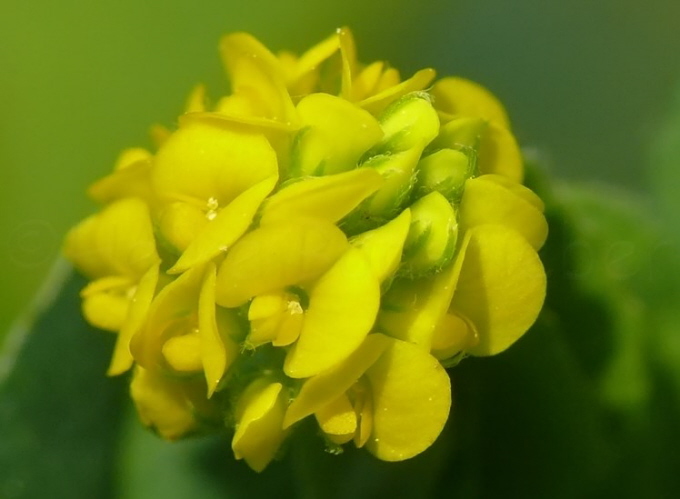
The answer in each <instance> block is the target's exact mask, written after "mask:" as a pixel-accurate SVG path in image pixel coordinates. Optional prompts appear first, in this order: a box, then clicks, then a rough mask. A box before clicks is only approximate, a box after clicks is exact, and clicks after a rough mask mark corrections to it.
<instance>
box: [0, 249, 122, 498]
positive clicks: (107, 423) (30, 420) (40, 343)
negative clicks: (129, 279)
mask: <svg viewBox="0 0 680 499" xmlns="http://www.w3.org/2000/svg"><path fill="white" fill-rule="evenodd" d="M60 265H61V268H60V269H59V271H58V272H57V275H55V276H54V278H53V279H51V281H50V282H49V283H48V284H49V288H50V289H48V290H47V292H46V293H45V294H44V295H43V297H42V298H43V300H44V302H43V303H39V307H40V313H39V315H38V316H37V317H35V322H33V323H32V324H30V325H29V326H27V327H26V329H25V330H15V332H14V333H13V335H12V336H10V341H8V345H7V346H8V347H9V346H10V345H11V342H12V341H20V340H23V341H24V343H23V345H21V348H20V353H19V357H18V358H17V359H11V358H10V357H9V355H10V354H9V353H8V352H7V350H5V351H4V352H3V355H2V356H0V365H1V366H2V368H3V371H4V373H3V374H4V375H3V376H2V378H0V497H2V499H19V498H22V499H24V498H26V499H29V498H46V497H53V498H81V497H82V498H95V497H96V498H101V499H106V498H110V497H114V496H113V490H114V489H113V484H114V482H115V480H116V476H115V475H116V469H115V468H114V467H113V466H112V465H111V463H112V462H114V457H115V448H116V441H117V439H118V430H119V427H120V422H121V419H122V415H123V414H122V412H121V408H122V407H123V406H122V404H121V402H122V400H123V397H124V396H125V386H124V380H123V379H110V378H106V377H105V376H104V372H105V369H106V366H107V363H108V358H109V357H110V355H111V348H112V347H113V340H114V337H113V336H112V335H107V334H106V333H102V332H98V331H94V330H93V329H92V328H91V327H90V326H88V325H87V324H85V322H84V320H83V319H82V317H81V314H80V297H79V295H78V291H79V290H80V288H81V287H82V286H83V285H84V281H83V280H82V279H81V278H79V277H77V276H75V275H73V274H72V272H71V271H70V269H69V268H68V267H67V266H66V265H65V264H64V263H63V262H61V263H60ZM14 361H16V362H15V363H14ZM10 362H11V363H14V366H13V368H11V370H10V371H9V372H7V369H9V367H10V365H9V364H10Z"/></svg>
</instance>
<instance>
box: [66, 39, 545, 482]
mask: <svg viewBox="0 0 680 499" xmlns="http://www.w3.org/2000/svg"><path fill="white" fill-rule="evenodd" d="M220 51H221V55H222V59H223V61H224V65H225V66H226V70H227V72H228V73H229V77H230V81H231V93H229V94H228V95H226V96H224V97H221V98H219V99H217V100H216V101H215V102H214V103H212V104H210V105H208V104H207V99H206V96H205V92H204V88H203V87H202V86H199V87H197V88H196V89H195V90H194V91H193V93H192V94H191V96H190V98H189V102H188V105H187V109H186V112H185V113H184V114H182V115H181V116H180V118H179V123H178V127H177V129H176V130H174V131H170V130H167V129H165V128H162V127H157V128H155V129H154V136H155V139H156V141H157V143H158V150H157V151H155V153H152V152H149V151H147V150H143V149H129V150H126V151H124V152H123V154H122V155H121V157H120V159H119V161H118V163H117V164H116V166H115V169H114V171H113V172H112V173H111V174H110V175H108V176H106V177H105V178H103V179H101V180H99V181H98V182H96V183H95V184H94V185H93V186H92V187H91V189H90V191H89V193H90V195H91V196H92V197H93V198H94V199H95V200H96V201H98V202H100V203H101V204H102V205H103V208H102V210H101V211H100V212H99V213H97V214H95V215H93V216H91V217H89V218H87V219H86V220H84V221H83V222H81V223H80V224H79V225H78V226H76V227H75V228H74V229H72V231H71V232H70V233H69V235H68V238H67V241H66V244H65V253H66V255H67V256H68V258H69V259H70V260H71V261H72V262H74V264H75V265H76V267H77V268H78V269H79V270H80V271H81V272H82V273H83V274H85V275H86V276H87V277H88V278H89V279H91V282H90V283H89V284H88V285H87V286H86V287H85V288H84V289H83V291H82V299H83V310H84V315H85V317H86V318H87V320H88V321H89V322H90V323H91V324H93V325H95V326H97V327H99V328H102V329H106V330H110V331H113V332H115V333H116V334H117V343H116V347H115V351H114V354H113V358H112V361H111V365H110V367H109V374H111V375H117V374H121V373H124V372H126V371H128V370H129V369H131V368H133V375H132V376H133V377H132V384H131V394H132V398H133V399H134V402H135V404H136V406H137V409H138V412H139V416H140V418H141V419H142V421H143V422H144V423H145V424H146V425H148V426H150V427H152V428H154V429H155V430H156V431H157V432H158V433H159V434H160V435H161V436H163V437H165V438H167V439H177V438H180V437H183V436H185V435H187V434H192V433H196V432H202V431H211V430H216V429H219V428H224V426H225V422H226V426H227V427H228V428H233V431H234V433H233V440H232V448H233V452H234V454H235V456H236V457H237V458H239V459H241V458H242V459H245V461H246V462H247V463H248V464H249V465H250V466H251V467H252V468H253V469H255V470H257V471H260V470H262V469H264V468H265V467H266V466H267V464H268V463H269V462H270V461H271V460H272V459H273V458H274V457H275V456H276V454H277V452H278V450H279V448H280V446H281V444H282V442H283V441H284V439H285V438H286V436H287V435H288V434H289V431H290V430H291V429H293V428H294V427H295V426H296V424H297V423H298V422H299V421H301V420H302V419H303V418H306V417H308V416H312V417H313V418H315V419H316V422H317V423H318V426H319V428H320V431H321V432H322V433H323V434H324V435H325V437H326V440H327V442H328V443H329V445H336V446H337V445H342V444H345V443H348V442H350V441H353V442H354V444H355V445H356V446H357V447H363V446H365V447H366V448H367V449H368V451H369V452H371V453H372V454H373V455H375V456H377V457H378V458H380V459H383V460H387V461H398V460H403V459H407V458H410V457H412V456H414V455H416V454H418V453H420V452H422V451H423V450H425V449H426V448H428V447H429V446H430V445H431V444H432V443H433V442H434V441H435V439H436V438H437V437H438V435H439V433H440V432H441V430H442V427H443V425H444V423H445V422H446V420H447V418H448V415H449V410H450V405H451V386H450V381H449V377H448V376H447V373H446V371H445V369H444V367H443V366H452V365H454V364H455V363H456V362H458V361H459V360H460V359H461V358H462V357H464V356H466V355H477V356H484V355H493V354H496V353H498V352H501V351H503V350H505V349H506V348H507V347H508V346H510V345H511V344H512V343H513V342H515V341H516V340H517V339H518V338H519V337H520V336H521V335H522V334H524V332H525V331H526V330H527V329H528V328H529V327H530V326H531V325H532V323H533V322H534V320H535V319H536V317H537V315H538V313H539V311H540V308H541V306H542V303H543V299H544V295H545V274H544V271H543V267H542V264H541V262H540V260H539V258H538V256H537V253H536V252H537V250H538V249H539V248H540V247H541V245H542V244H543V242H544V241H545V238H546V235H547V225H546V221H545V218H544V216H543V204H542V202H541V200H540V199H539V198H538V197H537V196H536V195H535V194H534V193H533V192H532V191H530V190H529V189H527V188H526V187H524V186H523V185H522V183H521V182H522V175H523V165H522V159H521V155H520V152H519V149H518V146H517V144H516V141H515V139H514V137H513V135H512V133H511V132H510V128H509V123H508V119H507V117H506V114H505V111H504V110H503V107H502V106H501V104H500V103H499V102H498V101H497V100H496V98H494V97H493V96H492V95H491V94H490V93H489V92H488V91H486V90H485V89H483V88H481V87H480V86H478V85H476V84H474V83H472V82H470V81H467V80H464V79H460V78H444V79H440V80H438V81H434V77H435V73H434V71H433V70H431V69H424V70H421V71H418V72H417V73H415V74H414V75H413V76H412V77H410V78H408V79H405V80H402V79H401V77H400V75H399V73H398V72H397V70H395V69H394V68H391V67H389V66H388V65H386V64H385V63H384V62H373V63H371V64H368V65H365V64H361V63H359V62H358V61H357V59H356V54H355V46H354V41H353V38H352V36H351V34H350V32H349V31H348V30H347V29H340V30H338V31H337V32H336V33H335V34H333V35H332V36H331V37H330V38H328V39H327V40H325V41H323V42H322V43H320V44H319V45H317V46H315V47H313V48H312V49H310V50H309V51H308V52H306V53H304V54H302V55H301V56H299V57H296V56H294V55H292V54H289V53H282V54H280V55H278V56H276V55H274V54H272V53H271V52H270V51H268V50H267V49H266V48H265V47H264V46H263V45H261V44H260V43H259V42H258V41H257V40H255V39H254V38H253V37H252V36H250V35H248V34H244V33H236V34H231V35H228V36H226V37H224V38H223V39H222V41H221V45H220Z"/></svg>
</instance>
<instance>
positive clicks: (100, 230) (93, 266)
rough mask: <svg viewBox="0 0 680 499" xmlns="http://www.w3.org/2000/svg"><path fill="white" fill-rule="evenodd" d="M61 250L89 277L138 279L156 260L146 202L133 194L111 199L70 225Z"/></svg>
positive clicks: (156, 255) (154, 244)
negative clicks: (72, 226)
mask: <svg viewBox="0 0 680 499" xmlns="http://www.w3.org/2000/svg"><path fill="white" fill-rule="evenodd" d="M64 253H65V255H66V257H67V258H68V259H69V260H71V261H72V262H73V263H74V265H75V266H76V267H77V268H78V269H79V270H80V271H82V272H83V273H85V274H87V275H88V276H89V277H92V278H97V277H105V276H128V277H131V278H133V279H134V280H137V279H139V278H140V277H141V276H142V275H143V274H144V273H145V272H146V271H147V270H148V269H149V267H151V265H153V264H155V263H156V261H157V260H158V254H157V253H156V243H155V240H154V235H153V227H152V225H151V216H150V214H149V209H148V207H147V205H146V204H145V203H144V202H143V201H141V200H140V199H136V198H126V199H121V200H119V201H115V202H113V203H112V204H110V205H109V206H107V207H106V208H104V210H103V211H101V212H100V213H98V214H96V215H93V216H91V217H89V218H87V219H85V220H84V221H83V222H81V223H80V224H78V225H77V226H76V227H74V228H73V229H71V231H70V232H69V234H68V236H67V238H66V244H65V246H64Z"/></svg>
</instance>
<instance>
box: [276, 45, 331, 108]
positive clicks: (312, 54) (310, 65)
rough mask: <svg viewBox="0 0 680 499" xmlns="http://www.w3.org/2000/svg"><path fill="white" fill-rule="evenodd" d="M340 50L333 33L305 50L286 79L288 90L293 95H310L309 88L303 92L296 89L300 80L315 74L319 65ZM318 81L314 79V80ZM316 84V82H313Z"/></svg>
mask: <svg viewBox="0 0 680 499" xmlns="http://www.w3.org/2000/svg"><path fill="white" fill-rule="evenodd" d="M339 48H340V43H339V39H338V35H337V34H336V33H333V35H331V36H329V37H328V38H326V39H325V40H324V41H322V42H321V43H318V44H316V45H314V46H313V47H312V48H310V49H309V50H307V51H306V52H305V53H304V54H302V55H301V56H300V58H299V59H298V60H297V62H296V64H295V66H294V67H295V70H294V72H293V73H292V74H291V75H290V77H289V78H288V85H289V88H290V87H291V86H292V87H293V93H294V94H295V95H301V94H308V93H310V92H311V91H312V90H311V86H308V87H306V88H305V89H304V90H306V91H304V90H303V89H299V88H297V86H298V85H299V82H300V80H301V79H303V78H304V77H305V75H308V74H309V73H312V72H316V70H317V68H318V67H319V65H321V63H322V62H324V61H325V60H326V59H328V58H329V57H331V56H332V55H333V54H334V53H335V52H337V51H338V49H339ZM279 59H280V57H279ZM316 79H318V76H317V78H315V80H316ZM314 83H316V81H314Z"/></svg>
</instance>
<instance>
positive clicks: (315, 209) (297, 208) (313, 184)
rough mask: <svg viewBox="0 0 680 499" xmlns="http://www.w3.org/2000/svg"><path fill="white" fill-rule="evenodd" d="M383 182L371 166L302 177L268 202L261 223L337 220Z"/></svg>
mask: <svg viewBox="0 0 680 499" xmlns="http://www.w3.org/2000/svg"><path fill="white" fill-rule="evenodd" d="M382 184H383V177H382V176H381V175H380V174H379V173H378V172H377V171H375V170H374V169H372V168H358V169H356V170H351V171H348V172H344V173H337V174H335V175H327V176H324V177H311V178H308V179H303V180H300V181H299V182H295V183H293V184H290V185H288V186H286V187H284V188H283V189H281V190H280V191H278V192H277V193H276V194H274V195H273V196H271V197H270V198H269V199H268V200H267V201H266V203H265V204H264V206H263V210H262V218H261V219H260V223H261V224H262V225H264V224H269V223H272V222H278V221H283V220H289V219H290V218H293V217H300V216H305V217H318V218H323V219H325V220H328V221H329V222H337V221H338V220H340V219H342V218H343V217H344V216H345V215H347V214H348V213H349V212H351V211H352V210H353V209H354V208H356V207H357V206H358V205H359V203H361V202H362V201H363V200H364V199H366V198H367V197H368V196H370V195H371V194H373V193H374V192H375V191H376V190H378V188H380V186H381V185H382Z"/></svg>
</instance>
